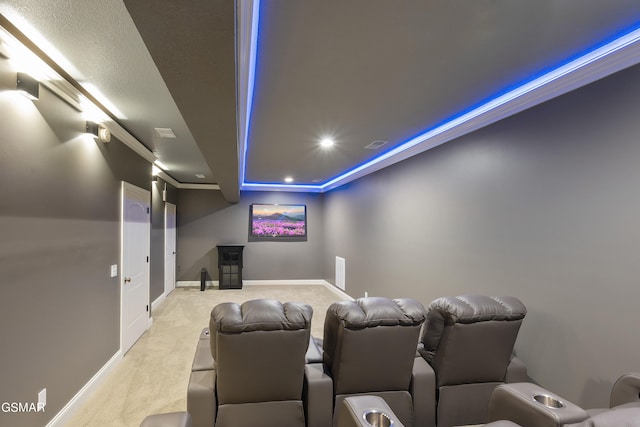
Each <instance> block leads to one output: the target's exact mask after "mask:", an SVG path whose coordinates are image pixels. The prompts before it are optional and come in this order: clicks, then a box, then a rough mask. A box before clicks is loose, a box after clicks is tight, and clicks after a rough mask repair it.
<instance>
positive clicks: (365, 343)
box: [323, 297, 435, 427]
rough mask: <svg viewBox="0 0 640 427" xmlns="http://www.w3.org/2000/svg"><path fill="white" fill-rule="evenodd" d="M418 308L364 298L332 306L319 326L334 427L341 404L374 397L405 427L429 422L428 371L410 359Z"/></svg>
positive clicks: (431, 384)
mask: <svg viewBox="0 0 640 427" xmlns="http://www.w3.org/2000/svg"><path fill="white" fill-rule="evenodd" d="M424 316H425V310H424V307H423V306H422V304H420V303H419V302H418V301H416V300H413V299H396V300H390V299H387V298H379V297H369V298H360V299H358V300H356V301H341V302H337V303H334V304H332V305H331V306H330V307H329V308H328V310H327V315H326V318H325V324H324V340H323V363H324V366H325V369H326V371H327V373H328V374H329V375H330V376H331V378H332V379H333V391H334V396H335V400H334V416H333V425H334V427H335V426H336V425H337V423H338V413H339V408H340V407H341V406H342V401H343V400H344V399H346V398H347V397H350V396H358V395H374V396H379V397H381V398H382V399H384V401H385V402H386V403H387V404H388V405H389V407H390V408H391V409H392V410H393V412H394V413H395V414H396V415H397V417H398V418H399V419H400V421H401V422H402V424H404V426H405V427H411V426H420V427H432V426H434V425H435V424H434V421H435V407H434V404H435V378H434V375H433V370H432V369H431V368H430V367H429V366H428V365H427V363H426V362H425V361H424V360H423V359H422V358H421V357H419V356H418V357H416V346H417V344H418V338H419V336H420V328H421V325H422V323H423V322H424V319H425V317H424Z"/></svg>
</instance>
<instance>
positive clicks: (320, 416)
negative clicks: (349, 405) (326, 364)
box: [302, 363, 333, 427]
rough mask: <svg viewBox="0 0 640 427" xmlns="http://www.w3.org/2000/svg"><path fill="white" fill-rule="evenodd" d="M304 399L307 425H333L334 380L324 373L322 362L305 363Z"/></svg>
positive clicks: (312, 426) (323, 426) (319, 426)
mask: <svg viewBox="0 0 640 427" xmlns="http://www.w3.org/2000/svg"><path fill="white" fill-rule="evenodd" d="M302 400H303V402H304V412H305V417H306V419H307V427H326V426H331V425H332V423H333V380H332V379H331V377H330V376H329V375H327V374H325V373H324V368H323V365H322V363H312V364H309V365H305V367H304V387H303V392H302Z"/></svg>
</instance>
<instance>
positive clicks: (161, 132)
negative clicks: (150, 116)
mask: <svg viewBox="0 0 640 427" xmlns="http://www.w3.org/2000/svg"><path fill="white" fill-rule="evenodd" d="M153 129H154V130H155V131H156V132H157V133H158V136H160V138H171V139H173V138H175V137H176V134H175V133H173V130H171V129H170V128H153Z"/></svg>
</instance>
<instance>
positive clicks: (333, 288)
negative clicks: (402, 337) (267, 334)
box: [176, 279, 354, 300]
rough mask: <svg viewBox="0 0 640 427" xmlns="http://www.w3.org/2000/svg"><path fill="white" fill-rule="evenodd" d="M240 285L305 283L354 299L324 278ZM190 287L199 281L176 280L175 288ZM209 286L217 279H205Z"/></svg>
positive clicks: (244, 282)
mask: <svg viewBox="0 0 640 427" xmlns="http://www.w3.org/2000/svg"><path fill="white" fill-rule="evenodd" d="M242 285H243V286H265V285H271V286H274V285H300V286H305V285H322V286H324V287H326V288H327V289H329V290H330V291H331V292H333V293H335V294H336V295H338V296H339V297H340V298H343V299H345V300H354V298H353V297H352V296H351V295H349V294H347V293H346V292H345V291H343V290H341V289H339V288H337V287H336V286H334V285H332V284H331V283H329V282H327V281H326V280H323V279H299V280H243V281H242ZM190 287H191V288H192V287H197V288H200V282H198V281H195V280H192V281H181V282H176V288H190ZM210 287H218V281H217V280H209V281H207V288H210Z"/></svg>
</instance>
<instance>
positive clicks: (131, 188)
mask: <svg viewBox="0 0 640 427" xmlns="http://www.w3.org/2000/svg"><path fill="white" fill-rule="evenodd" d="M121 182H122V185H121V191H120V281H119V284H120V287H119V290H120V351H121V352H122V354H125V350H124V341H123V340H124V327H125V325H124V324H125V322H124V294H125V292H124V229H125V227H124V225H125V211H124V210H125V198H126V195H127V192H134V193H138V194H139V195H141V196H142V197H143V198H145V199H146V203H147V207H148V208H149V209H151V192H150V191H148V190H145V189H144V188H140V187H138V186H136V185H133V184H130V183H128V182H126V181H121ZM146 231H147V232H146V235H147V238H146V245H145V249H146V251H147V254H148V255H149V256H150V253H151V252H150V249H151V215H148V216H147V230H146ZM150 265H151V263H150V262H147V267H146V269H147V274H146V276H147V280H146V286H145V287H146V290H147V292H146V295H147V327H146V329H147V330H148V329H149V326H151V325H150V319H151V317H150V316H151V307H150V301H149V300H150V298H151V296H150V293H151V269H150ZM133 345H135V344H133ZM133 345H132V347H133ZM132 347H131V348H132ZM131 348H129V349H127V351H128V350H130V349H131Z"/></svg>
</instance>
